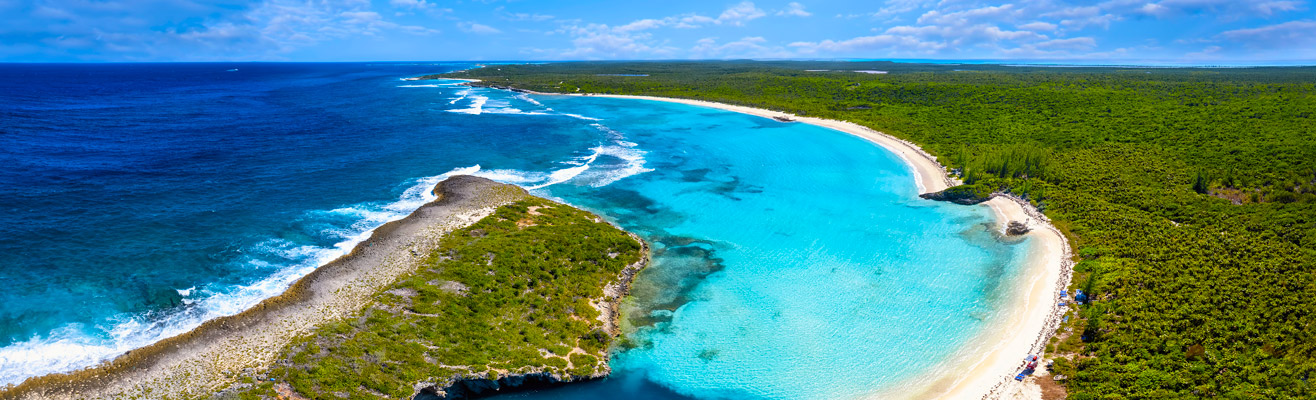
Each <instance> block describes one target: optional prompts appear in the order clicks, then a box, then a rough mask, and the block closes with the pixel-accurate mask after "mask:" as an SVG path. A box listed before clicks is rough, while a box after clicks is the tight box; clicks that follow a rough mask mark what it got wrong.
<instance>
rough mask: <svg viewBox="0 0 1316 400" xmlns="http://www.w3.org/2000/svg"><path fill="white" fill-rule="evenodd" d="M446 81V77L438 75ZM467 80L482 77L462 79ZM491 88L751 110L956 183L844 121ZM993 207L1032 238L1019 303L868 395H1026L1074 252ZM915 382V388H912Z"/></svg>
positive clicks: (1019, 211)
mask: <svg viewBox="0 0 1316 400" xmlns="http://www.w3.org/2000/svg"><path fill="white" fill-rule="evenodd" d="M442 79H448V78H442ZM462 80H463V81H467V82H468V83H476V82H480V81H479V80H472V79H462ZM492 87H493V88H495V89H505V90H514V91H517V92H524V93H532V94H536V95H545V96H590V97H608V98H617V99H633V100H647V101H661V102H668V103H679V104H686V105H692V106H699V107H708V108H715V109H719V110H725V111H732V112H738V113H742V114H749V115H754V116H759V117H763V118H769V119H773V120H777V121H794V122H801V123H807V124H811V125H816V126H821V127H825V128H829V129H833V130H837V131H840V132H844V133H847V134H850V135H854V136H857V137H860V138H863V139H865V140H868V141H870V142H872V143H874V144H877V145H879V146H881V147H883V148H885V149H887V150H888V151H890V152H892V153H893V154H895V155H896V156H897V157H899V158H900V159H901V160H902V161H904V162H905V164H906V165H908V166H909V167H910V168H911V169H912V171H913V175H914V183H915V185H916V186H917V187H918V192H919V193H920V194H923V193H932V192H939V191H942V190H945V189H946V188H949V187H952V186H957V185H959V184H960V182H959V181H958V180H956V179H954V178H952V177H950V176H949V174H947V171H946V169H945V167H944V166H942V165H941V164H940V163H939V162H937V160H936V157H934V156H932V155H931V154H928V153H927V152H925V151H923V149H922V148H920V147H919V146H918V145H916V144H913V143H911V142H908V141H905V140H902V139H900V138H896V137H894V136H891V135H888V134H885V133H882V132H878V131H875V130H873V129H870V128H868V127H865V126H862V125H859V124H855V123H852V122H847V121H838V120H832V119H823V118H814V117H803V116H797V115H792V114H787V113H782V112H778V111H772V110H765V109H761V108H754V107H746V106H739V105H733V104H725V103H717V102H712V101H706V100H693V99H680V98H668V97H657V96H632V95H612V94H592V93H591V94H585V93H569V94H568V93H543V92H535V91H529V90H524V89H513V88H504V87H498V86H492ZM982 204H983V205H984V206H987V207H990V208H991V209H992V210H993V214H994V215H995V216H996V218H997V221H996V222H997V229H999V231H1001V232H1004V231H1005V227H1006V225H1007V224H1009V223H1010V222H1011V221H1019V222H1024V223H1025V224H1027V225H1028V226H1029V227H1030V228H1031V231H1030V232H1029V233H1027V234H1026V237H1028V238H1030V239H1031V240H1032V241H1033V248H1032V249H1031V250H1032V251H1031V252H1030V254H1029V255H1028V260H1027V261H1026V267H1025V268H1026V271H1027V272H1025V273H1024V274H1023V275H1022V276H1021V277H1020V281H1019V282H1017V287H1018V288H1019V290H1018V291H1017V292H1016V293H1014V294H1013V295H1012V296H1011V297H1012V298H1013V299H1016V300H1015V301H1016V305H1015V306H1014V307H1012V308H1011V309H1009V311H1008V312H1007V314H1008V315H1009V317H1008V318H1005V320H1004V321H1001V322H1000V323H999V324H998V325H996V326H992V327H988V328H986V329H984V331H983V332H982V333H980V334H979V335H976V336H975V337H973V338H972V339H970V341H969V342H970V343H975V344H977V345H975V346H966V347H971V348H972V349H974V350H973V351H967V350H968V348H966V349H962V351H960V352H958V353H957V354H956V355H954V356H952V357H951V358H950V359H948V360H946V361H945V362H944V363H942V364H939V365H937V366H934V367H932V368H930V370H931V371H935V372H933V375H931V376H929V375H924V376H919V377H916V378H915V379H914V380H916V381H918V382H926V383H923V384H922V385H921V387H918V388H917V389H915V388H911V387H910V386H909V385H902V384H896V385H892V387H899V388H901V390H899V391H882V392H878V393H873V395H872V397H873V398H910V399H929V398H934V399H962V398H984V399H987V398H999V397H1001V396H1002V395H1003V394H1004V393H1006V392H1027V391H1030V390H1029V389H1024V388H1020V387H1019V386H1022V385H1024V384H1021V383H1018V382H1015V381H1014V380H1012V379H1011V378H1012V377H1013V376H1014V375H1015V374H1016V373H1018V372H1019V370H1020V369H1021V368H1020V367H1021V366H1022V363H1021V361H1022V360H1023V357H1024V356H1025V355H1028V354H1040V353H1041V352H1042V351H1043V350H1044V349H1045V346H1046V343H1047V340H1049V339H1050V337H1051V336H1052V335H1053V334H1054V333H1055V329H1056V328H1057V327H1058V326H1059V323H1060V319H1061V318H1062V317H1063V315H1064V311H1065V310H1064V309H1063V308H1062V307H1060V306H1058V301H1057V300H1058V299H1059V295H1060V291H1061V290H1064V288H1065V287H1067V286H1068V285H1069V278H1070V275H1071V272H1070V270H1071V268H1072V265H1071V262H1070V257H1071V251H1070V246H1069V243H1068V241H1067V240H1066V239H1065V237H1064V235H1063V234H1061V233H1060V231H1059V230H1058V229H1056V228H1055V227H1054V226H1052V225H1051V223H1050V220H1049V219H1047V218H1046V217H1045V216H1044V215H1042V213H1041V212H1039V211H1038V210H1037V209H1036V208H1034V207H1032V206H1031V205H1029V204H1028V203H1027V202H1026V201H1023V200H1019V199H1017V198H1013V197H1010V196H1007V195H997V196H994V197H993V198H992V199H990V200H988V201H985V202H983V203H982ZM916 387H917V386H916Z"/></svg>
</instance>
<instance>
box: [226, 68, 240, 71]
mask: <svg viewBox="0 0 1316 400" xmlns="http://www.w3.org/2000/svg"><path fill="white" fill-rule="evenodd" d="M228 72H238V69H237V68H234V69H230V70H228Z"/></svg>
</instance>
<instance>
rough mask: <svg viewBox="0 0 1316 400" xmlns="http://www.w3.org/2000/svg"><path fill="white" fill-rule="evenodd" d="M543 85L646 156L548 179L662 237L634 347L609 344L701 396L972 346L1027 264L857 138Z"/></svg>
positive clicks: (821, 379)
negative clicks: (628, 167) (614, 167)
mask: <svg viewBox="0 0 1316 400" xmlns="http://www.w3.org/2000/svg"><path fill="white" fill-rule="evenodd" d="M536 99H538V100H539V101H540V102H541V103H543V104H544V105H546V106H548V107H551V108H553V109H554V110H557V111H561V112H569V113H574V114H580V115H586V116H599V117H602V120H601V121H599V124H602V125H605V126H606V127H608V128H609V129H611V130H613V131H615V132H617V133H618V134H619V135H622V136H624V140H625V141H628V142H633V143H634V144H635V146H634V147H633V149H635V150H637V151H643V152H644V159H645V160H646V162H645V164H644V167H645V168H647V169H651V171H648V172H645V173H641V174H637V175H634V176H631V177H629V178H626V179H624V180H620V181H617V182H614V183H611V184H608V185H606V186H602V187H595V185H591V183H592V180H591V177H590V171H586V172H585V173H583V174H582V175H581V176H579V177H578V178H577V179H574V180H571V181H567V182H565V183H563V184H559V185H554V186H550V187H547V188H545V190H546V191H547V193H548V194H550V195H551V196H555V197H558V198H561V199H563V200H565V201H567V202H570V203H572V204H575V205H579V206H584V207H587V208H589V209H592V210H594V211H596V212H599V213H601V214H603V215H606V216H608V217H609V218H612V219H614V220H615V221H616V222H617V223H619V224H620V225H622V226H623V227H625V228H627V229H629V230H632V231H635V232H638V233H641V234H642V235H643V236H644V237H645V238H646V239H648V240H650V241H651V242H653V243H654V248H655V251H654V255H655V259H654V263H653V265H652V266H651V267H650V268H649V269H648V270H647V271H646V272H645V273H644V274H642V275H641V277H640V279H639V281H638V282H637V287H636V290H635V299H634V301H633V304H632V305H631V308H630V310H629V311H630V314H631V318H630V319H631V322H632V323H633V324H635V326H636V328H637V329H638V330H637V331H636V332H635V333H634V334H633V335H632V339H633V340H634V341H635V342H637V343H638V346H639V347H637V348H634V349H630V350H627V351H623V352H621V353H619V354H618V355H617V356H616V359H615V361H614V363H613V364H614V368H615V369H617V370H618V371H619V372H618V373H619V374H639V375H643V376H645V377H646V378H647V379H649V380H652V381H655V382H657V383H659V384H661V385H663V386H666V387H669V388H672V389H674V390H675V391H677V392H679V393H683V394H687V395H692V396H696V397H729V398H758V397H764V398H849V397H855V396H860V395H863V394H866V393H870V392H871V391H873V390H874V389H877V388H883V387H885V386H887V385H891V384H896V383H898V382H900V381H901V380H902V379H903V378H909V377H911V376H914V375H915V374H918V373H919V372H921V371H923V370H926V368H927V367H928V366H929V365H930V364H933V363H935V362H936V361H938V360H941V359H943V358H945V357H947V356H948V355H950V354H951V353H952V352H953V351H954V350H955V349H956V348H957V347H958V346H960V345H962V344H964V343H965V341H966V340H968V339H969V338H970V337H971V336H972V335H973V334H975V333H977V332H978V331H979V330H980V329H981V328H982V327H983V326H985V323H986V321H988V320H989V319H990V317H991V316H993V315H994V312H993V311H994V310H996V309H997V308H998V307H999V306H1000V305H1001V301H1000V300H1001V294H1002V292H1003V290H1004V289H1005V288H1007V287H1008V284H1007V282H1010V281H1011V278H1012V277H1014V276H1015V275H1016V274H1017V272H1018V270H1019V268H1018V265H1019V263H1018V260H1020V259H1021V258H1022V257H1021V254H1022V253H1023V252H1022V251H1021V250H1020V248H1019V246H1012V245H1008V244H1004V243H1000V242H998V241H997V240H996V239H995V237H994V236H993V235H992V234H991V233H990V230H989V228H988V226H989V224H990V223H991V222H992V219H991V214H990V210H989V209H987V208H986V207H964V206H956V205H950V204H944V203H935V202H930V201H926V200H922V199H919V198H917V196H916V195H917V188H916V187H915V186H914V183H913V182H914V181H913V177H912V175H911V174H912V171H910V170H909V168H908V167H907V166H906V165H905V164H903V163H902V162H901V161H900V160H899V159H898V158H896V156H895V155H893V154H891V153H889V152H887V151H885V150H884V149H882V148H880V147H878V146H876V145H874V144H872V143H870V142H867V141H864V140H863V139H859V138H856V137H853V136H850V135H847V134H844V133H840V132H836V131H833V130H829V129H826V128H821V127H815V126H811V125H805V124H799V123H780V122H776V121H773V120H770V119H766V118H760V117H754V116H747V115H742V114H737V113H731V112H724V111H719V110H713V109H708V108H702V107H695V106H687V105H680V104H670V103H663V102H653V101H645V100H629V99H607V98H564V97H553V96H544V97H536ZM603 161H604V160H600V163H602V162H603ZM599 169H600V170H604V171H606V169H605V168H599ZM601 386H604V387H606V386H607V385H601ZM610 390H612V389H607V390H605V393H606V392H608V391H610Z"/></svg>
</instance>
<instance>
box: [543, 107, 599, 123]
mask: <svg viewBox="0 0 1316 400" xmlns="http://www.w3.org/2000/svg"><path fill="white" fill-rule="evenodd" d="M550 110H552V109H551V108H550ZM562 115H565V116H568V117H571V118H578V119H583V120H586V121H602V119H599V118H594V117H586V116H584V115H580V114H571V113H562Z"/></svg>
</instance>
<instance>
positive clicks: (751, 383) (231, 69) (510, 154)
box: [0, 63, 1028, 400]
mask: <svg viewBox="0 0 1316 400" xmlns="http://www.w3.org/2000/svg"><path fill="white" fill-rule="evenodd" d="M470 67H472V65H470V64H462V63H406V64H401V63H378V64H368V63H351V64H277V63H257V64H251V63H234V64H225V63H213V64H210V63H203V64H86V65H69V64H61V65H41V64H8V65H5V64H0V166H2V168H0V285H3V287H5V289H6V290H3V291H0V385H2V384H5V383H15V382H19V381H21V380H22V379H25V378H27V377H30V376H35V375H40V374H45V373H50V372H61V371H68V370H71V369H75V368H79V367H84V366H88V365H91V364H94V363H96V362H98V361H101V360H104V359H108V358H111V357H114V356H116V355H118V354H121V353H123V352H124V351H127V350H130V349H133V348H136V347H140V346H143V345H146V344H149V343H152V342H154V341H157V340H159V339H161V338H164V337H168V336H172V335H175V334H178V333H181V332H185V331H186V330H188V329H191V328H192V327H195V326H196V325H198V324H200V323H201V322H202V321H205V320H207V319H210V318H214V317H218V316H223V315H231V314H235V313H237V312H240V311H241V310H243V309H245V308H246V307H249V306H251V305H253V304H255V303H257V302H259V301H260V300H262V299H264V298H266V297H269V296H272V295H274V294H277V293H279V292H281V291H282V290H283V289H284V288H286V287H287V286H288V285H289V284H291V283H292V282H293V281H295V280H296V279H297V278H299V277H301V276H303V275H305V274H306V273H308V272H309V271H311V270H313V269H314V268H315V267H316V266H318V265H321V264H323V263H324V262H327V261H329V260H331V259H333V258H335V257H337V256H339V255H341V254H343V253H345V252H346V251H347V250H349V249H350V248H351V247H352V246H353V245H354V244H355V243H356V241H357V240H359V239H361V238H363V237H364V235H368V233H369V231H370V230H371V229H373V228H375V227H377V226H379V225H381V224H383V223H385V222H387V221H389V220H393V219H398V218H401V217H403V216H405V215H406V214H408V213H410V212H411V211H412V210H414V209H415V208H416V207H418V206H420V204H422V202H423V201H424V196H423V195H422V194H423V192H424V191H426V190H428V189H429V188H430V187H432V186H433V184H434V183H436V182H438V181H439V180H442V179H443V178H444V177H446V176H449V175H452V174H460V173H465V174H475V175H480V176H485V177H489V178H492V179H495V180H499V181H503V182H507V183H514V184H518V185H521V186H523V187H526V188H528V189H531V190H532V192H533V193H535V194H538V195H541V196H545V197H550V198H554V199H558V200H561V201H565V202H568V203H570V204H573V205H576V206H580V207H584V208H586V209H589V210H591V211H594V212H596V213H599V214H601V215H603V216H604V217H606V218H608V219H610V220H612V221H614V222H616V223H617V224H619V225H620V226H622V227H624V228H626V229H628V230H631V231H634V232H636V233H638V234H640V235H642V236H643V237H644V238H645V239H646V240H649V241H650V242H651V243H653V244H654V254H653V256H654V262H653V264H652V265H651V266H650V268H649V269H647V270H646V271H645V272H644V273H642V274H641V276H640V277H639V278H638V279H637V282H636V285H635V290H634V293H633V294H634V297H633V298H632V299H631V300H630V301H628V302H627V305H626V310H627V312H626V316H627V317H626V322H627V327H628V331H629V332H630V333H629V335H630V338H631V339H632V340H633V341H634V342H635V343H637V344H638V346H637V347H635V348H631V349H627V350H625V351H621V352H619V353H617V354H616V355H615V357H614V360H613V368H614V370H615V371H616V372H615V374H614V377H613V378H610V379H608V380H605V381H600V382H592V383H586V384H580V385H573V386H570V387H567V388H562V389H556V390H547V391H541V392H531V393H522V394H515V395H510V396H508V397H510V398H531V399H567V398H617V397H621V396H626V397H630V398H634V399H637V400H638V399H644V398H672V397H676V396H690V397H695V398H856V397H862V396H865V395H868V394H871V393H873V392H874V391H875V390H879V389H882V388H890V387H894V386H895V385H917V384H919V383H921V382H920V381H919V376H920V375H926V373H927V371H928V369H929V368H930V366H932V365H935V364H936V363H937V362H938V361H941V360H945V359H947V358H948V357H952V356H954V355H955V354H957V352H962V351H965V350H964V349H965V346H966V345H967V344H968V343H966V342H967V341H968V340H969V339H970V338H972V337H973V336H974V335H976V334H978V333H980V332H981V331H982V330H983V329H985V327H988V326H990V325H991V324H992V323H993V322H994V321H996V320H998V319H999V318H1000V317H999V314H1000V310H1001V308H1002V305H1003V304H1004V302H1003V300H1004V299H1003V297H1004V296H1005V293H1006V292H1008V291H1009V290H1010V288H1011V287H1012V285H1013V282H1014V278H1016V277H1017V276H1018V275H1019V272H1020V270H1021V268H1020V264H1021V260H1022V259H1023V257H1024V255H1025V254H1026V253H1027V247H1028V242H1022V243H1003V242H1001V241H998V240H997V238H996V237H995V236H994V235H993V234H992V233H991V229H989V227H988V226H989V225H990V223H991V222H992V215H991V213H990V211H989V210H988V209H987V208H985V207H964V206H955V205H949V204H942V203H935V202H929V201H924V200H921V199H918V198H917V196H916V194H917V190H916V188H915V187H914V183H913V178H912V175H911V171H910V170H909V169H908V167H907V166H905V165H904V164H902V163H901V162H900V160H899V159H898V158H896V157H895V156H894V155H892V154H890V153H888V152H886V151H885V150H883V149H882V148H880V147H878V146H876V145H873V144H871V143H869V142H866V141H864V140H862V139H858V138H855V137H852V136H849V135H846V134H843V133H840V132H836V131H831V130H828V129H825V128H820V127H814V126H810V125H803V124H798V123H780V122H776V121H773V120H770V119H766V118H759V117H753V116H747V115H741V114H735V113H730V112H724V111H718V110H713V109H707V108H701V107H694V106H687V105H678V104H670V103H661V102H652V101H642V100H629V99H608V98H594V97H565V96H537V95H536V96H527V95H523V94H516V93H511V92H506V91H499V90H491V89H478V88H469V87H465V86H460V85H458V82H456V81H402V80H401V78H404V77H410V76H416V75H422V74H429V73H439V72H446V71H452V70H458V69H465V68H470ZM923 383H925V382H923Z"/></svg>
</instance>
